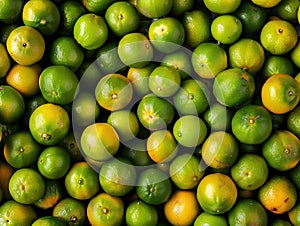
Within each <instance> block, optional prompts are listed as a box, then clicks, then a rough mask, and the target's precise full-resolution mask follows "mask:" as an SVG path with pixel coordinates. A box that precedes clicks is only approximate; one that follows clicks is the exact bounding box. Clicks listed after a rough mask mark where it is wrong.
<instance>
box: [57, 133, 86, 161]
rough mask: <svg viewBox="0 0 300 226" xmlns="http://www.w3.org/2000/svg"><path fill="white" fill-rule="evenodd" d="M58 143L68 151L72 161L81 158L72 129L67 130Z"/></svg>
mask: <svg viewBox="0 0 300 226" xmlns="http://www.w3.org/2000/svg"><path fill="white" fill-rule="evenodd" d="M59 145H60V146H62V147H64V148H65V149H66V150H67V151H68V152H69V154H70V158H71V161H72V162H78V161H81V160H82V154H81V152H80V148H79V144H78V143H77V141H76V139H75V135H74V132H73V131H69V133H68V134H67V136H66V137H65V138H64V139H63V140H62V141H61V142H60V143H59Z"/></svg>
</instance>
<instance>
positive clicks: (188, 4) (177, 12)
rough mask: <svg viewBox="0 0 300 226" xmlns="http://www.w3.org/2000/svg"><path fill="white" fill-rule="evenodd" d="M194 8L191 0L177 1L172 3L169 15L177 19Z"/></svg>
mask: <svg viewBox="0 0 300 226" xmlns="http://www.w3.org/2000/svg"><path fill="white" fill-rule="evenodd" d="M193 6H194V1H193V0H177V1H173V4H172V9H171V12H170V14H171V15H172V16H174V17H179V16H181V15H182V14H184V13H185V12H187V11H189V10H191V9H192V8H193Z"/></svg>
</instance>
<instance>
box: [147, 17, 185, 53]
mask: <svg viewBox="0 0 300 226" xmlns="http://www.w3.org/2000/svg"><path fill="white" fill-rule="evenodd" d="M148 35H149V40H150V41H151V44H152V45H153V46H154V47H155V48H156V49H157V50H158V51H160V52H163V53H170V52H174V51H175V50H177V49H179V48H180V46H181V45H182V44H183V42H184V38H185V32H184V28H183V26H182V24H181V23H180V22H179V21H178V20H177V19H175V18H173V17H164V18H159V19H157V20H155V21H153V22H152V23H151V24H150V27H149V32H148Z"/></svg>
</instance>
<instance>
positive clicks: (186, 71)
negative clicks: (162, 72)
mask: <svg viewBox="0 0 300 226" xmlns="http://www.w3.org/2000/svg"><path fill="white" fill-rule="evenodd" d="M161 65H163V66H169V67H173V68H174V69H175V70H177V71H178V73H179V75H180V78H181V80H185V79H188V78H190V76H191V75H192V71H193V66H192V63H191V61H190V56H189V53H187V52H185V51H184V50H179V51H176V52H174V53H170V54H167V55H166V56H164V57H163V58H162V60H161Z"/></svg>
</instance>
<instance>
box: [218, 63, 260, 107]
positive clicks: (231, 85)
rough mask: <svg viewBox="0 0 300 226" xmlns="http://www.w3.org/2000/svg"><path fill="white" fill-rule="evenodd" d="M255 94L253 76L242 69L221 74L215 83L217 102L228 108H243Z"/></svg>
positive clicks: (225, 71) (232, 69)
mask: <svg viewBox="0 0 300 226" xmlns="http://www.w3.org/2000/svg"><path fill="white" fill-rule="evenodd" d="M254 92H255V82H254V78H253V76H252V75H251V74H250V73H248V72H247V71H244V70H243V69H240V68H229V69H226V70H224V71H222V72H220V73H219V74H218V75H217V77H216V78H215V80H214V83H213V94H214V96H215V97H216V99H217V101H218V102H219V103H221V104H223V105H225V106H228V107H233V108H235V107H239V106H241V105H242V104H244V103H246V102H247V101H249V100H250V99H251V98H252V97H253V95H254ZM237 93H238V94H239V95H237Z"/></svg>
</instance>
